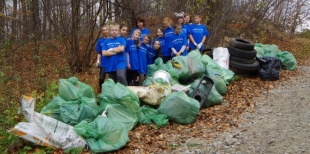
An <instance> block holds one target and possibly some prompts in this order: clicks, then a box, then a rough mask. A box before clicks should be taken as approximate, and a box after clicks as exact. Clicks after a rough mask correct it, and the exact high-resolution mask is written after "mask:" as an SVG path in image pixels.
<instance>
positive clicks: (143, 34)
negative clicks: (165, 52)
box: [129, 28, 151, 41]
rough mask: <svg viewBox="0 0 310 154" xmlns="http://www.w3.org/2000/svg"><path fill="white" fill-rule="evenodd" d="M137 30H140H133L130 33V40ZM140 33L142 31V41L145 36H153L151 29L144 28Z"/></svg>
mask: <svg viewBox="0 0 310 154" xmlns="http://www.w3.org/2000/svg"><path fill="white" fill-rule="evenodd" d="M136 29H138V28H134V29H132V30H131V32H130V36H129V37H130V38H132V34H133V32H134V31H135V30H136ZM139 30H140V31H141V36H140V40H141V41H142V40H143V38H144V36H145V35H147V34H149V35H150V34H151V31H150V30H149V29H147V28H143V29H142V30H141V29H139Z"/></svg>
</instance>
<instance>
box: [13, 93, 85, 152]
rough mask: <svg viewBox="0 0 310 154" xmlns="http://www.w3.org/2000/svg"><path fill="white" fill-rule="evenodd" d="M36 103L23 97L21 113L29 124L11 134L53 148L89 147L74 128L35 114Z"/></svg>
mask: <svg viewBox="0 0 310 154" xmlns="http://www.w3.org/2000/svg"><path fill="white" fill-rule="evenodd" d="M34 103H35V102H34V99H33V98H32V97H28V96H23V97H22V98H21V108H20V111H21V112H22V113H23V115H24V116H25V118H26V119H27V121H29V122H20V123H18V124H17V125H16V126H15V127H14V128H13V129H11V130H9V132H10V133H11V134H14V135H16V136H18V137H20V138H23V139H25V140H28V141H30V142H32V143H35V144H38V145H42V146H48V147H52V148H62V149H68V148H78V147H81V148H84V147H85V146H86V145H87V143H86V140H85V139H84V138H83V137H82V136H80V135H78V134H77V133H76V132H75V131H74V129H73V127H72V126H70V125H68V124H65V123H63V122H60V121H58V120H56V119H54V118H51V117H48V116H46V115H43V114H40V113H37V112H34Z"/></svg>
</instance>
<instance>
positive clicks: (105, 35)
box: [96, 26, 109, 92]
mask: <svg viewBox="0 0 310 154" xmlns="http://www.w3.org/2000/svg"><path fill="white" fill-rule="evenodd" d="M101 33H102V37H100V38H99V39H98V41H97V44H96V51H97V53H98V54H97V63H96V66H97V67H100V71H99V89H98V92H101V85H102V84H103V83H104V79H105V74H106V73H105V71H104V68H105V63H106V57H105V56H102V48H101V47H102V44H103V42H104V41H105V40H106V39H108V37H109V30H108V27H107V26H102V27H101Z"/></svg>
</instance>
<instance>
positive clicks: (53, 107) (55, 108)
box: [40, 96, 67, 121]
mask: <svg viewBox="0 0 310 154" xmlns="http://www.w3.org/2000/svg"><path fill="white" fill-rule="evenodd" d="M66 102H67V101H65V100H64V99H62V98H61V97H60V96H56V97H53V99H52V101H50V102H49V103H48V104H47V105H45V106H44V107H43V108H42V110H41V111H40V113H41V114H44V115H47V116H49V117H52V118H54V119H57V120H59V121H63V120H62V119H61V116H60V112H61V111H60V106H61V105H62V104H63V103H66Z"/></svg>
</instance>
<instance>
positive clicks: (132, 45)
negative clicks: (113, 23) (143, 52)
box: [125, 29, 141, 86]
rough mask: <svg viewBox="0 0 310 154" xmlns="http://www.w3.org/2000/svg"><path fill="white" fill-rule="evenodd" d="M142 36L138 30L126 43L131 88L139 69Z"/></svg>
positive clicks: (128, 78)
mask: <svg viewBox="0 0 310 154" xmlns="http://www.w3.org/2000/svg"><path fill="white" fill-rule="evenodd" d="M140 35H141V32H140V30H138V29H136V30H135V31H134V32H133V34H132V37H131V38H128V39H127V43H126V49H125V51H126V57H127V82H128V85H130V86H133V85H134V83H135V81H136V78H137V74H138V69H139V61H138V48H139V47H140Z"/></svg>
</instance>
